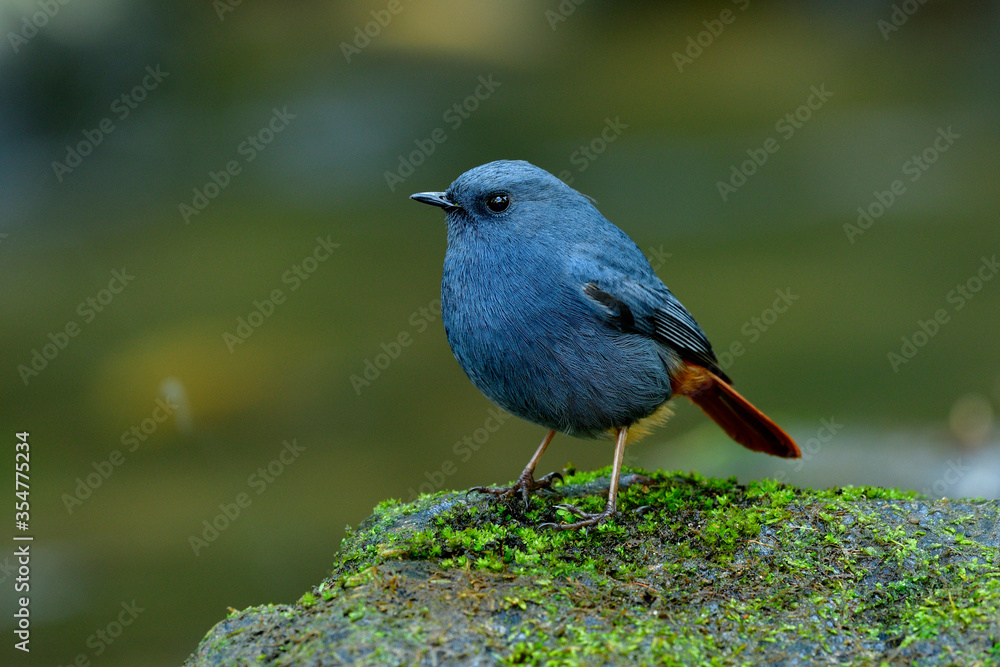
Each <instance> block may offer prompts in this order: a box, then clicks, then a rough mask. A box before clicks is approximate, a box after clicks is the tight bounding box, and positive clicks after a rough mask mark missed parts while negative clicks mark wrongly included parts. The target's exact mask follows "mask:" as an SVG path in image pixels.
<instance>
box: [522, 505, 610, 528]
mask: <svg viewBox="0 0 1000 667" xmlns="http://www.w3.org/2000/svg"><path fill="white" fill-rule="evenodd" d="M556 509H560V510H565V511H567V512H569V513H570V514H572V515H573V516H576V517H579V518H580V520H579V521H576V522H574V523H543V524H540V525H539V526H538V527H539V528H553V529H555V530H576V529H578V528H586V527H587V526H596V525H597V524H599V523H602V522H604V521H606V520H607V519H609V518H611V517H613V516H614V515H616V514H618V512H617V511H616V509H615V507H614V506H612V505H611V504H610V503H609V504H608V506H607V507H605V508H604V511H603V512H596V513H590V512H584V511H583V510H581V509H580V508H579V507H576V506H575V505H568V504H565V503H563V504H560V505H556Z"/></svg>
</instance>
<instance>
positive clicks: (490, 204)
mask: <svg viewBox="0 0 1000 667" xmlns="http://www.w3.org/2000/svg"><path fill="white" fill-rule="evenodd" d="M508 206H510V198H509V197H507V195H504V194H497V195H490V196H489V197H488V198H487V199H486V208H488V209H490V210H491V211H493V212H494V213H503V212H504V211H506V210H507V207H508Z"/></svg>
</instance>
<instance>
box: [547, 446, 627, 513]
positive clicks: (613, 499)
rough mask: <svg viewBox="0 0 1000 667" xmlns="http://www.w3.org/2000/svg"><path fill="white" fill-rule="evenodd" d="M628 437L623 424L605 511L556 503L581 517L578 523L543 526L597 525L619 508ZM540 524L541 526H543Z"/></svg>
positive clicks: (558, 506)
mask: <svg viewBox="0 0 1000 667" xmlns="http://www.w3.org/2000/svg"><path fill="white" fill-rule="evenodd" d="M627 439H628V427H627V426H623V427H622V428H620V429H618V440H617V441H616V442H615V464H614V466H613V467H612V468H611V488H610V489H608V504H607V505H605V506H604V511H603V512H598V513H596V514H589V513H587V512H584V511H583V510H581V509H580V508H579V507H576V506H574V505H556V507H557V508H559V509H563V510H566V511H567V512H571V513H573V514H575V515H576V516H578V517H580V520H579V521H577V522H576V523H563V524H556V523H543V524H542V526H546V527H549V528H555V529H557V530H576V529H577V528H584V527H586V526H595V525H597V524H599V523H601V522H602V521H604V520H605V519H607V518H608V517H610V516H613V515H614V514H615V512H616V511H617V510H618V480H619V479H620V478H621V474H622V459H624V458H625V441H626V440H627ZM542 526H539V527H542Z"/></svg>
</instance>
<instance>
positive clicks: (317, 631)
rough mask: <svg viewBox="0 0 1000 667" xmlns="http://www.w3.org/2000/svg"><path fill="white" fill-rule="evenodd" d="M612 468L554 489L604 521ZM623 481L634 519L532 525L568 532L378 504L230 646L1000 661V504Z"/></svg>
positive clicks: (411, 657) (465, 506)
mask: <svg viewBox="0 0 1000 667" xmlns="http://www.w3.org/2000/svg"><path fill="white" fill-rule="evenodd" d="M608 472H609V471H608V470H606V469H605V470H601V471H594V472H590V473H574V474H571V475H568V476H567V479H566V485H565V486H563V487H562V488H561V489H560V491H561V492H562V493H563V494H564V495H565V496H566V501H568V502H572V503H573V504H576V505H577V506H579V507H581V508H584V509H590V510H599V509H601V508H602V507H603V504H604V500H605V497H606V492H607V486H606V485H607V475H608ZM623 482H625V486H624V487H623V488H622V490H621V493H620V505H619V507H620V510H621V514H619V515H617V516H616V517H614V519H613V520H612V521H609V522H607V523H605V524H601V525H599V526H597V527H594V528H592V529H589V530H586V531H574V532H562V531H554V530H550V529H540V528H538V527H537V526H538V525H539V524H540V523H543V522H546V521H556V522H558V521H561V520H572V517H570V516H563V515H562V513H561V511H559V510H555V509H554V505H555V503H556V501H555V500H554V499H553V498H551V497H549V496H541V497H535V498H533V499H532V502H531V506H530V508H529V509H527V510H525V508H524V507H523V504H522V503H521V501H520V500H519V499H517V500H516V501H511V502H509V503H504V502H498V501H497V500H495V499H494V498H492V497H489V498H486V497H482V496H477V495H475V494H473V495H471V496H469V497H466V496H465V494H461V493H449V492H442V493H437V494H433V495H428V496H421V497H420V498H418V499H417V500H416V501H414V502H413V503H411V504H408V505H403V504H401V503H399V502H397V501H392V502H386V503H382V504H380V505H379V506H378V507H377V508H376V511H375V512H374V513H373V515H372V516H371V517H370V518H369V519H367V520H366V521H365V522H364V523H362V524H361V525H360V526H359V527H358V528H357V529H356V530H355V531H353V533H352V534H351V535H350V536H349V537H348V538H347V539H346V540H345V541H344V544H343V547H342V550H341V553H340V556H339V559H338V562H337V564H336V565H335V568H334V573H333V576H332V577H331V578H330V579H329V580H327V581H326V582H323V583H322V584H321V585H320V586H318V587H317V588H316V589H315V590H314V591H313V592H312V593H307V594H306V595H305V596H303V598H302V599H301V600H300V601H299V604H298V605H296V606H294V607H287V608H271V607H267V608H258V609H255V610H247V611H246V612H243V613H242V614H240V615H239V616H237V617H231V618H230V619H228V620H227V621H224V622H223V623H221V624H220V626H219V628H217V632H222V631H223V630H226V629H227V628H228V631H229V632H232V631H233V630H235V629H237V628H238V627H243V626H242V625H240V624H241V623H246V624H255V625H254V627H260V624H261V623H263V622H264V621H267V623H268V624H270V625H269V626H268V627H270V628H271V630H270V631H269V633H268V634H269V637H268V641H270V642H272V643H271V645H272V646H282V647H283V648H282V651H280V652H271V653H269V654H268V655H269V656H270V657H269V658H268V661H266V664H275V665H286V664H287V665H291V664H314V663H310V662H309V661H308V659H307V655H308V656H312V655H315V656H322V655H336V656H337V660H341V661H348V658H349V659H351V660H358V661H361V662H366V663H371V664H400V663H410V662H434V661H446V662H447V661H455V660H457V659H458V658H460V657H461V656H466V657H469V656H473V655H478V656H480V657H483V656H487V657H488V660H487V661H488V662H497V663H500V664H510V665H515V664H546V665H550V664H552V665H579V664H603V663H615V664H618V663H622V664H625V663H656V664H666V665H679V664H685V665H687V664H702V665H742V664H753V663H758V662H783V661H792V662H795V661H798V662H801V663H810V662H843V663H855V664H878V663H879V662H882V661H884V662H886V663H887V664H894V663H898V662H906V663H908V664H987V661H989V660H990V659H991V656H996V654H997V648H996V646H997V640H996V639H994V638H995V637H1000V621H998V619H1000V553H998V548H997V547H996V543H997V540H998V536H997V534H996V533H997V530H998V528H997V526H998V525H1000V519H998V515H1000V511H998V507H997V503H995V502H994V503H978V504H977V503H961V504H958V503H940V502H939V503H935V504H933V505H928V504H927V503H926V502H923V501H920V500H918V499H917V498H918V497H917V496H916V494H913V493H911V492H901V491H897V490H893V489H877V488H872V487H846V488H843V489H831V490H826V491H818V492H817V491H810V490H804V489H795V488H792V487H788V486H785V485H782V484H779V483H777V482H775V481H774V480H761V481H757V482H751V483H749V484H747V485H741V484H739V483H738V482H737V481H736V480H735V479H733V478H731V479H725V480H717V479H705V478H703V477H701V476H699V475H694V474H692V475H683V474H680V473H662V472H660V473H640V474H636V475H628V476H625V477H623ZM639 508H644V509H643V511H641V512H637V511H636V510H638V509H639ZM990 521H992V524H991V523H990ZM991 526H992V528H991ZM990 530H992V531H993V532H989V531H990ZM984 536H985V537H984ZM278 619H281V620H278ZM226 624H231V625H232V627H228V626H226ZM282 633H284V634H282ZM227 636H228V635H227ZM210 637H211V635H210ZM244 637H248V638H247V639H243V638H244ZM282 637H284V639H283V640H282ZM251 640H253V641H258V642H260V641H262V640H259V639H256V640H255V639H254V636H253V635H252V633H242V634H240V635H233V636H229V639H228V641H229V643H228V644H225V645H224V646H223V645H216V644H212V643H211V642H209V638H206V642H205V643H203V647H204V648H206V652H207V653H208V654H213V653H212V652H213V651H214V654H213V655H216V656H220V659H221V657H222V656H225V658H226V659H229V658H232V657H233V656H237V655H250V653H248V652H250V651H252V650H253V649H252V647H251V646H250V645H249V644H247V645H245V646H244V645H243V644H240V642H241V641H245V642H250V641H251ZM428 647H430V648H428ZM240 651H243V653H240ZM253 656H254V659H255V660H256V658H257V657H258V656H259V653H253ZM318 662H322V661H321V660H317V663H318ZM192 664H203V663H199V662H193V663H192ZM204 664H229V663H226V662H224V661H223V662H218V663H210V662H206V663H204Z"/></svg>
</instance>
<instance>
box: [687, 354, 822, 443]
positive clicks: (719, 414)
mask: <svg viewBox="0 0 1000 667" xmlns="http://www.w3.org/2000/svg"><path fill="white" fill-rule="evenodd" d="M673 389H674V395H675V396H687V397H688V398H690V399H691V400H692V401H693V402H694V403H695V404H696V405H697V406H698V407H699V408H701V409H702V410H704V411H705V414H707V415H708V416H709V417H711V418H712V420H713V421H714V422H715V423H716V424H718V425H719V426H721V427H722V430H723V431H725V432H726V433H727V434H728V435H729V437H730V438H732V439H733V440H735V441H736V442H738V443H740V444H741V445H743V446H744V447H746V448H747V449H752V450H753V451H755V452H765V453H767V454H773V455H774V456H783V457H785V458H788V459H797V458H799V457H800V456H802V452H801V451H799V446H798V445H796V444H795V441H794V440H792V439H791V437H789V435H788V434H787V433H785V432H784V431H783V430H782V428H781V427H780V426H778V425H777V424H775V423H774V422H773V421H771V420H770V419H769V418H768V417H767V416H766V415H765V414H764V413H763V412H761V411H760V410H758V409H757V408H755V407H754V406H753V404H751V403H750V401H748V400H747V399H745V398H743V397H742V396H740V395H739V393H737V391H736V390H735V389H733V388H732V387H731V386H730V385H729V383H728V382H726V381H725V380H723V379H722V378H720V377H719V376H718V375H716V374H715V373H713V372H712V371H710V370H708V369H707V368H703V367H701V366H698V365H696V364H691V363H688V364H686V365H685V366H684V369H683V370H682V371H681V372H680V373H678V374H677V375H676V376H675V378H674V381H673Z"/></svg>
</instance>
